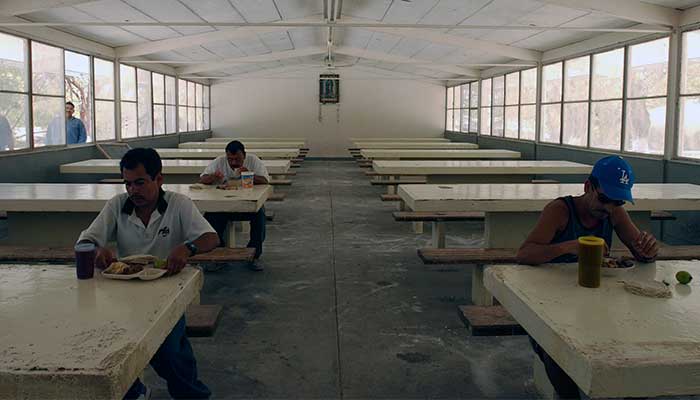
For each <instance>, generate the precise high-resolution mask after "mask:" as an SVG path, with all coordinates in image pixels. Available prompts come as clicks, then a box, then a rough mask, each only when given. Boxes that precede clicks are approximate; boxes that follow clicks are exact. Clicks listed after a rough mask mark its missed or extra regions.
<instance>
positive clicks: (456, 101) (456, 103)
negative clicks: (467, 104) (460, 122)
mask: <svg viewBox="0 0 700 400" xmlns="http://www.w3.org/2000/svg"><path fill="white" fill-rule="evenodd" d="M453 89H454V94H455V99H454V103H453V106H452V107H454V108H459V105H460V104H462V91H461V90H460V88H459V86H455V87H454V88H453Z"/></svg>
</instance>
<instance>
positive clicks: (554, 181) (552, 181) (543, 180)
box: [530, 179, 559, 184]
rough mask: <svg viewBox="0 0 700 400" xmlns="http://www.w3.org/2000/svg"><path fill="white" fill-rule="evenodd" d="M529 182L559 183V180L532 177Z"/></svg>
mask: <svg viewBox="0 0 700 400" xmlns="http://www.w3.org/2000/svg"><path fill="white" fill-rule="evenodd" d="M530 182H532V183H536V184H554V183H559V181H557V180H555V179H533V180H532V181H530Z"/></svg>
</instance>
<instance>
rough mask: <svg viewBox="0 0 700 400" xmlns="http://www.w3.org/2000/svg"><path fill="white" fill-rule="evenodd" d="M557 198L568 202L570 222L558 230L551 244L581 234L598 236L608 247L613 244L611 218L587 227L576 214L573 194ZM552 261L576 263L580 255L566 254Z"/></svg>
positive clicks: (576, 237)
mask: <svg viewBox="0 0 700 400" xmlns="http://www.w3.org/2000/svg"><path fill="white" fill-rule="evenodd" d="M557 200H561V201H563V202H564V204H566V207H567V208H568V209H569V222H567V224H566V227H565V228H564V230H563V231H561V232H557V234H556V235H554V239H552V242H551V244H556V243H562V242H568V241H569V240H576V239H578V238H579V237H581V236H597V237H599V238H602V239H603V240H605V243H607V245H608V248H610V247H611V246H612V233H613V225H612V222H610V218H607V219H605V220H603V221H601V223H600V224H598V226H596V227H595V228H593V229H589V228H586V227H585V226H583V224H581V221H580V220H579V219H578V214H576V206H575V205H574V199H573V197H571V196H566V197H560V198H558V199H557ZM551 262H553V263H574V262H578V256H577V255H574V254H564V255H561V256H559V257H557V258H555V259H554V260H552V261H551Z"/></svg>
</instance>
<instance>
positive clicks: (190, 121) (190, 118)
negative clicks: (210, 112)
mask: <svg viewBox="0 0 700 400" xmlns="http://www.w3.org/2000/svg"><path fill="white" fill-rule="evenodd" d="M188 91H189V88H188ZM195 129H197V124H196V120H195V116H194V107H187V130H188V131H190V132H192V131H194V130H195Z"/></svg>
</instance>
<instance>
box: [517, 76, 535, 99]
mask: <svg viewBox="0 0 700 400" xmlns="http://www.w3.org/2000/svg"><path fill="white" fill-rule="evenodd" d="M520 79H521V81H522V82H521V84H520V86H521V90H522V93H521V94H520V103H521V104H535V102H536V101H537V68H532V69H528V70H525V71H522V72H521V73H520Z"/></svg>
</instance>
